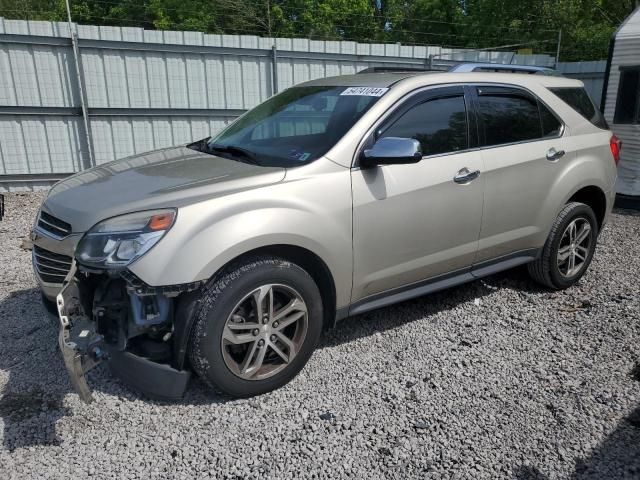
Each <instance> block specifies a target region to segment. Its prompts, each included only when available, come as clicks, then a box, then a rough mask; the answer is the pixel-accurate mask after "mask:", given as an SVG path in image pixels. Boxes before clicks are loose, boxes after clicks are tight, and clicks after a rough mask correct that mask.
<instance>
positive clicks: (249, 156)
mask: <svg viewBox="0 0 640 480" xmlns="http://www.w3.org/2000/svg"><path fill="white" fill-rule="evenodd" d="M206 149H207V150H208V151H213V152H225V153H230V154H231V155H234V156H236V157H238V156H239V157H244V158H245V159H246V160H248V161H249V162H248V163H252V164H254V165H259V162H258V157H257V155H256V154H255V153H253V152H252V151H251V150H247V149H246V148H242V147H236V146H235V145H218V144H215V143H207V144H206Z"/></svg>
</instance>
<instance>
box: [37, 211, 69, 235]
mask: <svg viewBox="0 0 640 480" xmlns="http://www.w3.org/2000/svg"><path fill="white" fill-rule="evenodd" d="M38 228H40V229H41V230H44V231H45V232H47V233H50V234H52V235H54V236H56V237H66V236H67V235H69V234H70V233H71V225H70V224H68V223H67V222H64V221H62V220H60V219H59V218H56V217H54V216H53V215H49V214H48V213H47V212H43V211H40V217H39V218H38Z"/></svg>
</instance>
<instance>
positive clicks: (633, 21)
mask: <svg viewBox="0 0 640 480" xmlns="http://www.w3.org/2000/svg"><path fill="white" fill-rule="evenodd" d="M624 37H640V8H636V9H635V11H634V12H633V13H632V14H631V15H629V16H628V17H627V19H626V20H625V21H624V23H623V24H622V25H620V28H619V29H618V33H616V38H624Z"/></svg>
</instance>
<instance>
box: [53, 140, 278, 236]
mask: <svg viewBox="0 0 640 480" xmlns="http://www.w3.org/2000/svg"><path fill="white" fill-rule="evenodd" d="M284 176H285V169H284V168H279V167H261V166H258V165H250V164H247V163H242V162H239V161H235V160H229V159H226V158H222V157H218V156H215V155H209V154H206V153H202V152H198V151H196V150H192V149H190V148H187V147H175V148H169V149H164V150H157V151H153V152H149V153H145V154H141V155H136V156H132V157H128V158H123V159H121V160H116V161H114V162H110V163H107V164H104V165H100V166H98V167H94V168H91V169H89V170H85V171H84V172H81V173H78V174H76V175H73V176H71V177H69V178H66V179H65V180H63V181H61V182H59V183H57V184H56V185H54V186H53V188H52V189H51V190H50V192H49V196H48V197H47V199H46V200H45V202H44V204H43V207H42V208H43V210H45V211H47V212H48V213H50V214H51V215H53V216H55V217H58V218H60V219H61V220H64V221H66V222H68V223H70V224H71V225H72V227H73V232H78V233H80V232H85V231H87V230H88V229H89V228H91V227H92V226H93V225H95V224H96V223H98V222H99V221H101V220H104V219H105V218H110V217H114V216H116V215H121V214H123V213H129V212H135V211H139V210H149V209H154V208H169V207H173V208H179V207H181V206H184V205H188V204H191V203H195V202H198V201H200V200H204V199H208V198H213V197H216V196H221V195H226V194H229V193H233V192H238V191H242V190H248V189H252V188H257V187H262V186H265V185H271V184H274V183H278V182H280V181H282V180H283V179H284Z"/></svg>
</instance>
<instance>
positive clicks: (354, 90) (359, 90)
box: [340, 87, 389, 97]
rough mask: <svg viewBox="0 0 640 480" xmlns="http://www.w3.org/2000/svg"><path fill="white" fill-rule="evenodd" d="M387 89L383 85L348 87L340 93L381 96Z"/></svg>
mask: <svg viewBox="0 0 640 480" xmlns="http://www.w3.org/2000/svg"><path fill="white" fill-rule="evenodd" d="M388 90H389V89H388V88H383V87H349V88H347V89H346V90H345V91H344V92H342V93H341V94H340V95H360V96H365V97H381V96H382V95H384V94H385V93H387V91H388Z"/></svg>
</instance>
